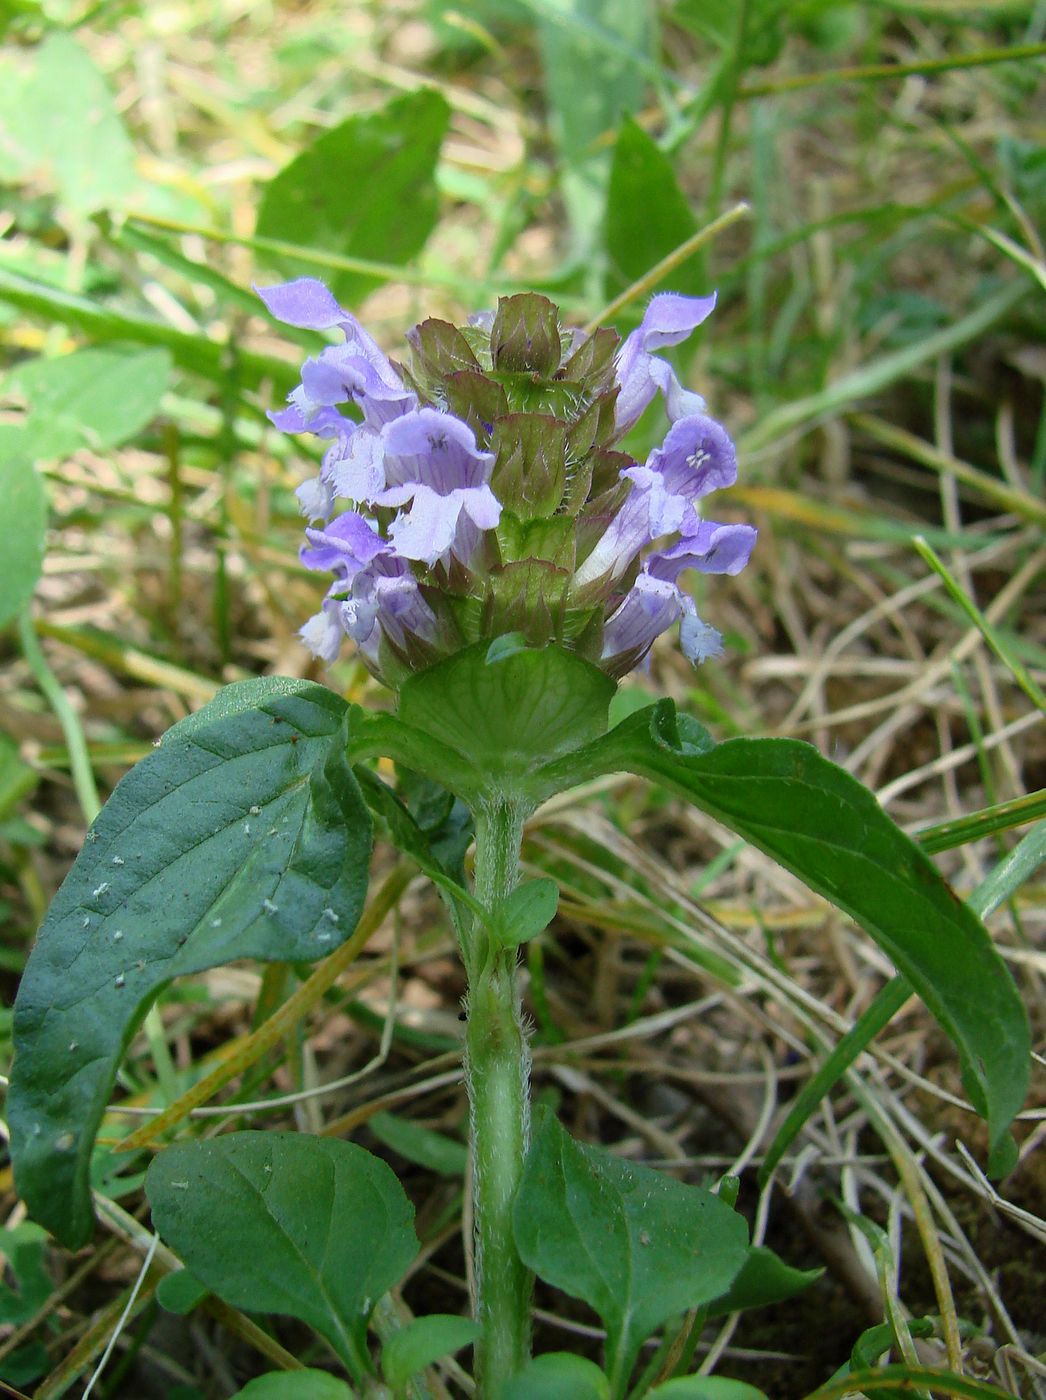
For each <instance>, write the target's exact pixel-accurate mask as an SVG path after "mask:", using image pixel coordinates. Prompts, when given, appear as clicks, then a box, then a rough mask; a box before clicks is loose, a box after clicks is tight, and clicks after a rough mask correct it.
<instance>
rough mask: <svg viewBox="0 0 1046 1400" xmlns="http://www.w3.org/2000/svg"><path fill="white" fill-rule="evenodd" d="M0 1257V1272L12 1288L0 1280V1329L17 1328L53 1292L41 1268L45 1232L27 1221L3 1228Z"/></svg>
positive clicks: (46, 1275) (42, 1266) (44, 1253)
mask: <svg viewBox="0 0 1046 1400" xmlns="http://www.w3.org/2000/svg"><path fill="white" fill-rule="evenodd" d="M0 1255H2V1256H3V1259H4V1262H5V1263H6V1265H7V1267H6V1269H5V1270H3V1271H0V1272H2V1273H5V1274H6V1275H7V1277H8V1278H10V1279H11V1280H12V1282H13V1284H14V1285H15V1286H14V1287H11V1286H10V1285H9V1284H8V1283H6V1282H5V1281H4V1279H3V1278H2V1277H0V1326H3V1327H5V1328H8V1327H17V1326H19V1324H20V1323H23V1322H28V1321H29V1319H30V1318H31V1317H33V1316H34V1315H35V1314H36V1313H37V1312H39V1310H40V1308H42V1307H43V1305H44V1303H46V1302H47V1300H48V1298H50V1296H51V1294H52V1293H53V1292H54V1284H53V1283H52V1281H51V1278H50V1275H49V1274H48V1272H47V1269H46V1268H45V1267H44V1261H45V1259H46V1257H47V1234H46V1231H44V1230H41V1229H40V1226H39V1225H34V1224H33V1222H32V1221H31V1220H23V1221H22V1223H21V1224H20V1225H8V1226H6V1227H5V1228H4V1229H3V1230H0Z"/></svg>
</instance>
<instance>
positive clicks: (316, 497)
mask: <svg viewBox="0 0 1046 1400" xmlns="http://www.w3.org/2000/svg"><path fill="white" fill-rule="evenodd" d="M294 494H295V495H296V496H297V498H298V507H299V509H300V510H301V513H302V515H304V516H305V519H306V520H326V519H327V517H328V516H329V515H330V513H331V511H332V510H333V509H334V492H333V491H332V490H331V488H330V487H329V486H328V485H327V483H326V482H325V481H323V480H322V479H321V478H320V477H318V476H311V477H310V478H309V479H308V481H303V482H302V484H301V485H300V486H299V487H298V489H297V491H295V493H294Z"/></svg>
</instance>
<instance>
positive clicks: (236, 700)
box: [8, 678, 371, 1248]
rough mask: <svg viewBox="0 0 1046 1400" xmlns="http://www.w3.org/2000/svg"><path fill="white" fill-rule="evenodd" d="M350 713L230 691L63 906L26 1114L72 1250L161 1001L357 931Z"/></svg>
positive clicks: (359, 850) (23, 1008)
mask: <svg viewBox="0 0 1046 1400" xmlns="http://www.w3.org/2000/svg"><path fill="white" fill-rule="evenodd" d="M230 692H231V693H230ZM248 697H249V705H250V707H249V708H244V709H241V708H239V706H240V705H241V704H242V703H244V702H245V701H247V699H248ZM345 709H346V706H345V703H344V701H343V700H341V699H340V698H339V697H338V696H336V695H335V694H333V692H332V691H330V690H327V689H326V688H325V687H323V686H319V685H314V684H312V683H311V682H307V681H288V680H281V679H279V678H275V679H268V680H263V681H246V682H244V683H243V684H242V685H240V686H230V687H228V689H227V690H226V691H225V692H223V694H222V695H221V696H219V697H218V699H217V700H216V701H215V702H214V704H213V709H212V706H207V707H206V708H205V709H204V710H202V711H200V712H199V713H198V714H196V715H193V716H191V717H190V719H188V720H184V721H182V723H181V724H179V725H176V726H175V727H174V728H173V729H172V730H170V731H169V732H168V734H167V735H166V737H165V738H164V740H163V742H162V744H161V745H160V747H159V748H158V749H157V751H156V752H155V753H153V754H150V755H149V756H148V757H147V758H145V759H143V760H142V762H141V763H139V764H138V765H137V766H136V767H135V768H133V769H132V770H131V771H130V773H128V774H127V775H126V777H125V778H124V779H123V780H122V782H121V783H120V784H119V786H118V787H117V788H116V790H115V792H114V793H113V795H112V797H110V799H109V801H108V802H107V803H106V805H105V807H104V808H103V810H102V812H101V814H100V815H99V817H98V819H97V821H96V822H95V824H94V826H93V827H92V828H91V831H90V832H89V833H88V838H87V841H86V843H85V845H84V848H83V850H82V851H81V853H80V855H79V856H78V857H77V860H76V863H75V864H74V866H73V868H72V870H71V871H70V873H69V875H68V877H67V878H66V880H65V882H64V883H63V885H62V887H61V889H60V890H59V891H58V894H57V895H56V896H55V899H54V902H53V903H52V905H51V908H50V910H49V911H48V914H47V917H46V919H45V920H44V923H43V926H42V927H41V929H40V934H39V937H38V939H37V943H36V946H35V948H34V949H33V953H32V955H31V957H30V959H29V962H28V965H27V967H26V971H25V975H24V977H23V979H22V983H21V987H20V988H19V993H18V1000H17V1002H16V1005H15V1051H16V1054H15V1063H14V1069H13V1071H12V1079H11V1089H10V1094H9V1097H8V1114H9V1121H10V1127H11V1148H12V1158H13V1161H14V1167H15V1176H16V1181H17V1184H18V1187H19V1190H20V1193H21V1195H22V1197H23V1198H24V1200H25V1201H26V1203H27V1205H28V1207H29V1210H30V1213H31V1214H32V1215H33V1216H34V1217H35V1218H36V1219H37V1220H39V1221H40V1222H41V1224H44V1225H46V1226H47V1227H48V1228H49V1229H50V1230H51V1231H52V1232H53V1233H54V1234H55V1235H56V1236H57V1237H58V1238H59V1239H60V1240H62V1241H63V1243H65V1244H67V1245H69V1246H70V1247H73V1248H75V1247H77V1246H79V1245H80V1244H82V1243H84V1242H85V1241H86V1240H87V1239H88V1238H89V1237H90V1233H91V1224H92V1216H91V1203H90V1194H89V1188H88V1164H89V1160H90V1155H91V1149H92V1145H93V1139H94V1132H95V1129H96V1127H97V1125H98V1122H99V1120H100V1118H101V1115H102V1112H103V1110H104V1107H105V1104H106V1101H107V1098H108V1095H109V1092H110V1089H111V1087H112V1083H113V1078H114V1076H115V1074H116V1069H117V1066H118V1064H119V1061H120V1058H121V1056H122V1054H123V1052H124V1050H125V1048H126V1046H127V1043H128V1041H129V1039H130V1037H131V1035H132V1034H133V1032H134V1030H135V1028H136V1027H137V1025H138V1024H139V1022H140V1020H141V1018H142V1016H143V1015H144V1014H145V1011H146V1010H147V1009H148V1006H149V1004H150V1002H151V1001H152V999H153V997H154V996H155V994H156V993H157V991H159V990H160V988H161V987H163V986H164V985H165V984H166V983H167V982H169V981H170V980H171V978H173V977H177V976H179V975H183V974H186V973H192V972H200V971H202V970H204V969H205V968H210V967H216V966H219V965H220V964H222V963H227V962H231V961H232V960H233V959H236V958H247V957H249V958H259V959H262V960H272V961H276V960H278V961H287V962H294V961H311V960H313V959H315V958H318V957H321V956H323V955H324V954H326V953H329V952H331V950H332V949H333V948H335V947H337V946H338V944H340V943H342V942H344V940H345V939H346V938H347V937H348V936H349V934H350V933H351V932H352V930H353V928H354V926H355V924H356V921H357V919H358V917H359V913H360V909H361V907H362V904H363V898H364V894H365V892H366V887H367V870H368V860H369V856H370V838H371V823H370V816H369V814H368V812H367V808H366V805H365V804H364V802H363V799H362V797H361V796H360V792H359V788H358V787H357V785H356V781H355V779H354V777H353V775H352V771H351V769H350V768H349V766H348V764H347V762H346V761H345V756H344V735H343V728H342V721H343V718H344V715H345Z"/></svg>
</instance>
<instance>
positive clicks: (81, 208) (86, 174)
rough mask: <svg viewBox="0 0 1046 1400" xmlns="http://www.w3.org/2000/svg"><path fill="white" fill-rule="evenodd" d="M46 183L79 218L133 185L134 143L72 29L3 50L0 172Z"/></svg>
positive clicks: (120, 198)
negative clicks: (21, 52)
mask: <svg viewBox="0 0 1046 1400" xmlns="http://www.w3.org/2000/svg"><path fill="white" fill-rule="evenodd" d="M26 178H32V179H33V180H34V181H36V180H42V181H43V182H44V183H45V184H47V185H49V186H50V187H51V188H52V189H54V191H55V192H56V194H57V195H58V198H59V200H60V201H61V203H62V204H63V205H65V206H66V207H67V208H68V209H69V210H70V211H71V212H72V213H73V214H74V215H76V216H77V217H79V218H83V216H85V215H87V214H91V213H93V212H94V211H95V210H97V209H108V208H112V207H113V206H114V205H119V204H121V203H123V202H124V201H125V200H126V198H127V196H128V195H129V194H130V193H131V192H132V191H133V190H134V188H135V186H136V183H137V180H136V176H135V172H134V151H133V148H132V146H131V141H130V138H129V137H128V135H127V132H126V130H125V128H124V125H123V122H122V121H121V120H120V117H119V116H118V115H117V112H116V108H115V106H114V104H113V98H112V94H111V93H110V91H109V88H108V85H107V84H106V81H105V79H104V78H103V76H102V75H101V73H99V71H98V69H97V68H96V67H95V66H94V64H93V62H92V61H91V59H90V58H89V57H88V55H87V53H86V52H85V51H84V50H83V49H82V48H81V47H80V45H79V44H78V43H77V42H76V40H75V39H73V38H72V37H71V36H70V35H69V34H65V33H52V34H50V35H48V37H47V38H46V39H45V40H44V42H43V43H42V44H40V45H39V47H38V48H36V49H35V50H33V51H32V52H31V54H30V55H27V56H26V59H25V61H23V62H22V63H19V62H17V61H16V60H15V59H14V58H12V57H11V56H10V55H9V54H5V55H3V57H2V58H0V180H3V181H7V182H10V181H16V180H23V179H26Z"/></svg>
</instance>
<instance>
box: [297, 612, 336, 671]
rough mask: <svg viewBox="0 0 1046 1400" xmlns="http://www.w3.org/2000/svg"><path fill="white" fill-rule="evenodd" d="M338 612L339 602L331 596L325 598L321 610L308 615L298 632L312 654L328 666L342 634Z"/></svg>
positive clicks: (334, 655) (332, 660)
mask: <svg viewBox="0 0 1046 1400" xmlns="http://www.w3.org/2000/svg"><path fill="white" fill-rule="evenodd" d="M339 614H340V604H339V603H337V602H336V601H335V600H334V599H333V598H326V599H324V603H323V608H322V610H321V611H320V612H318V613H316V614H315V616H313V617H310V618H309V620H308V622H306V624H305V625H304V627H302V628H301V630H300V631H299V632H298V636H299V637H300V638H301V639H302V641H303V642H304V643H305V645H306V646H307V647H308V649H309V650H310V651H311V652H312V654H313V656H316V657H319V659H320V660H321V661H325V662H326V663H327V665H328V666H330V665H332V664H333V662H334V661H335V660H336V658H337V655H338V652H339V650H340V649H341V639H342V637H343V636H344V632H343V630H342V627H341V621H340V616H339Z"/></svg>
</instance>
